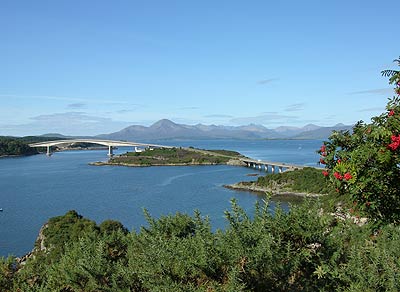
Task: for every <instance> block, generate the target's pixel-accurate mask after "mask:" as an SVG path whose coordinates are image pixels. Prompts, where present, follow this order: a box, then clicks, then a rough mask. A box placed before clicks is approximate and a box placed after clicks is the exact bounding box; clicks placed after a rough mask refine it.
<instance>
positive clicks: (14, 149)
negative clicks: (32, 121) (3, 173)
mask: <svg viewBox="0 0 400 292" xmlns="http://www.w3.org/2000/svg"><path fill="white" fill-rule="evenodd" d="M58 139H60V138H55V137H40V136H26V137H18V138H16V137H6V136H0V156H3V155H4V156H8V155H33V154H38V153H39V152H38V151H39V150H43V149H37V148H32V147H29V145H28V144H29V143H35V142H42V141H49V140H58Z"/></svg>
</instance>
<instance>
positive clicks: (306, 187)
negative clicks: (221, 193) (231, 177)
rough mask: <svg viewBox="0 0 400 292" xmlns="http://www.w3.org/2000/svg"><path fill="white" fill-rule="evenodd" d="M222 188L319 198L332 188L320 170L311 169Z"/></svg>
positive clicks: (329, 192) (269, 176)
mask: <svg viewBox="0 0 400 292" xmlns="http://www.w3.org/2000/svg"><path fill="white" fill-rule="evenodd" d="M224 187H226V188H229V189H234V190H239V191H250V192H256V193H264V194H265V193H269V194H271V195H273V196H286V195H290V196H299V197H319V196H322V195H326V194H331V193H332V188H331V187H330V186H329V185H328V183H327V181H326V180H325V179H324V177H323V175H322V174H321V170H319V169H316V168H312V167H305V168H303V169H296V170H292V171H286V172H283V173H271V174H268V175H266V176H260V177H258V179H257V180H256V181H244V182H239V183H235V184H232V185H225V186H224Z"/></svg>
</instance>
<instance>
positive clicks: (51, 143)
mask: <svg viewBox="0 0 400 292" xmlns="http://www.w3.org/2000/svg"><path fill="white" fill-rule="evenodd" d="M76 143H91V144H97V145H104V146H108V156H110V157H111V156H113V147H123V146H132V147H154V148H161V147H162V148H173V147H172V146H165V145H157V144H146V143H138V142H128V141H115V140H101V139H69V140H52V141H44V142H38V143H32V144H29V146H30V147H46V148H47V152H46V154H47V156H50V155H51V154H52V152H51V147H52V146H63V145H65V146H67V145H73V144H76Z"/></svg>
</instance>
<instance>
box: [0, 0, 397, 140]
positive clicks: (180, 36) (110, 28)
mask: <svg viewBox="0 0 400 292" xmlns="http://www.w3.org/2000/svg"><path fill="white" fill-rule="evenodd" d="M399 11H400V1H398V0H389V1H385V0H383V1H376V0H374V1H372V0H364V1H360V0H354V1H352V0H335V1H322V0H320V1H316V0H315V1H307V0H304V1H295V0H292V1H267V0H265V1H235V0H231V1H208V0H203V1H188V0H182V1H173V0H171V1H162V0H159V1H151V0H149V1H135V0H125V1H124V0H118V1H101V0H85V1H81V0H58V1H54V0H48V1H42V0H37V1H31V0H29V1H19V0H0V66H1V67H0V102H1V105H0V135H14V136H23V135H36V134H44V133H55V132H57V133H62V134H65V135H95V134H100V133H109V132H113V131H117V130H120V129H122V128H123V127H126V126H129V125H132V124H142V125H151V124H152V123H154V122H156V121H157V120H159V119H162V118H168V119H171V120H173V121H174V122H177V123H186V124H197V123H203V124H207V125H209V124H217V125H244V124H249V123H256V124H262V125H264V126H266V127H268V128H275V127H278V126H281V125H285V126H304V125H306V124H308V123H314V124H317V125H321V126H331V125H334V124H336V123H345V124H352V123H355V122H356V121H358V120H364V121H369V119H370V117H372V116H374V115H377V114H379V113H381V112H382V111H384V108H385V104H386V102H387V98H388V97H391V96H392V95H393V91H392V89H391V86H390V85H389V84H388V82H387V79H386V78H384V77H381V76H380V71H381V70H383V69H387V68H395V67H394V66H395V64H394V63H392V60H393V59H395V58H397V57H399V55H400V50H399V47H400V39H399V37H398V27H397V26H396V25H397V22H398V13H399Z"/></svg>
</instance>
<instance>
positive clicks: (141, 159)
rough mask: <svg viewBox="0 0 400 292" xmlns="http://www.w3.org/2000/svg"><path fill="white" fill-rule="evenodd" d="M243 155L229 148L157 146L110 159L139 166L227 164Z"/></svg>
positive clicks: (117, 162)
mask: <svg viewBox="0 0 400 292" xmlns="http://www.w3.org/2000/svg"><path fill="white" fill-rule="evenodd" d="M239 157H241V155H240V154H239V153H238V152H235V151H227V150H200V149H194V148H155V149H152V150H150V149H147V150H145V151H143V152H128V153H127V154H125V155H120V156H116V157H113V158H111V159H110V161H109V163H111V164H128V165H139V166H151V165H174V164H177V165H185V164H187V165H191V164H193V165H197V164H226V163H227V162H228V161H229V160H231V159H238V158H239Z"/></svg>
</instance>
